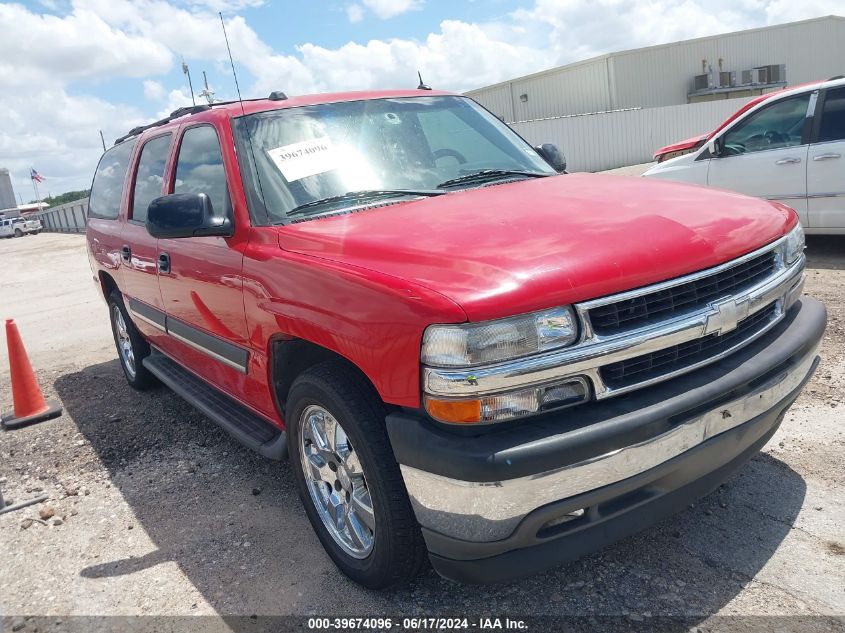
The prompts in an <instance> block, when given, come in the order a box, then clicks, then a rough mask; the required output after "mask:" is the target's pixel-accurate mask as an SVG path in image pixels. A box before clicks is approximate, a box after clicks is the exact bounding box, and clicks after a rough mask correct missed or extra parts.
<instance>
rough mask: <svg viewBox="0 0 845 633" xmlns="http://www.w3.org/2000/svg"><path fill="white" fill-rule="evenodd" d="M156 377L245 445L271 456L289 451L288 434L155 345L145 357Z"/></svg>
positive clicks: (274, 457)
mask: <svg viewBox="0 0 845 633" xmlns="http://www.w3.org/2000/svg"><path fill="white" fill-rule="evenodd" d="M144 367H146V368H147V369H149V370H150V373H152V374H153V375H154V376H155V377H156V378H158V379H159V380H160V381H161V382H163V383H164V384H165V385H167V386H168V387H170V388H171V389H172V390H173V391H175V392H176V393H177V394H178V395H180V396H181V397H182V398H184V399H185V400H187V401H188V402H189V403H190V404H192V405H193V406H194V407H196V408H197V409H199V410H200V411H201V412H202V413H203V414H205V415H206V416H208V417H209V418H211V419H212V420H214V422H216V423H217V424H218V425H220V426H221V427H222V428H223V430H224V431H226V432H227V433H229V435H231V436H232V437H234V438H235V439H236V440H238V441H239V442H240V443H241V444H243V445H244V446H246V447H248V448H251V449H252V450H254V451H256V452H257V453H259V454H261V455H263V456H264V457H267V458H269V459H275V460H281V459H284V458H285V456H286V455H287V435H286V433H285V432H284V431H280V430H279V429H277V428H276V427H275V426H273V425H272V424H270V423H269V422H268V421H266V420H265V419H264V418H261V417H259V416H258V415H256V414H255V413H253V412H252V411H250V410H249V409H247V408H246V407H244V406H243V405H242V404H240V403H238V402H236V401H235V400H233V399H232V398H230V397H229V396H227V395H225V394H224V393H222V392H221V391H220V390H219V389H216V388H215V387H212V386H211V385H209V384H208V383H207V382H205V381H204V380H202V379H201V378H198V377H197V376H195V375H194V374H192V373H191V372H189V371H188V370H187V369H185V368H184V367H182V366H181V365H179V364H178V363H177V362H176V361H174V360H172V359H170V358H168V357H167V356H165V355H164V354H162V353H161V352H159V351H158V350H156V349H153V352H152V354H150V355H149V356H147V357H146V358H145V359H144Z"/></svg>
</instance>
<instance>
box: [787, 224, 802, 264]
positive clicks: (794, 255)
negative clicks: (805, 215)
mask: <svg viewBox="0 0 845 633" xmlns="http://www.w3.org/2000/svg"><path fill="white" fill-rule="evenodd" d="M803 252H804V229H803V228H801V224H800V223H799V224H796V225H795V228H794V229H792V230H791V231H790V232H789V235H787V236H786V241H785V242H784V243H783V258H784V261H786V263H787V265H789V264H792V263H794V262H795V261H796V260H797V259H798V258H799V257H801V253H803Z"/></svg>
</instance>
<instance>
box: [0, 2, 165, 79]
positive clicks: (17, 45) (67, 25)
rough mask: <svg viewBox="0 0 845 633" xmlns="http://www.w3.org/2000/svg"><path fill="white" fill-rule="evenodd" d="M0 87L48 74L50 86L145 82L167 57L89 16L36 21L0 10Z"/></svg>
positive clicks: (11, 9)
mask: <svg viewBox="0 0 845 633" xmlns="http://www.w3.org/2000/svg"><path fill="white" fill-rule="evenodd" d="M0 32H2V33H3V36H2V38H0V60H4V61H5V65H4V66H2V67H0V85H3V84H5V85H6V86H8V85H9V84H8V83H7V82H11V83H12V85H18V84H19V83H25V82H27V81H28V74H29V73H30V72H48V73H49V74H50V75H51V80H52V81H61V82H63V83H65V82H68V81H73V80H88V79H94V80H103V79H108V78H111V77H145V76H148V75H151V74H155V73H161V72H165V71H166V70H167V69H168V68H169V67H170V64H171V61H172V60H171V53H170V51H169V50H168V49H167V48H166V47H165V46H163V45H162V44H161V43H160V42H157V41H155V40H152V39H149V38H145V37H139V36H137V35H131V34H128V33H126V32H124V31H122V30H120V29H116V28H113V27H112V26H110V25H109V24H107V23H106V22H105V21H104V20H103V19H102V18H100V16H98V15H97V14H96V13H95V12H92V11H88V10H86V9H84V8H79V7H75V8H74V9H73V11H72V12H71V13H70V14H69V15H67V16H65V17H58V16H54V15H37V14H35V13H32V12H31V11H29V10H27V9H26V8H25V7H23V6H21V5H17V4H0Z"/></svg>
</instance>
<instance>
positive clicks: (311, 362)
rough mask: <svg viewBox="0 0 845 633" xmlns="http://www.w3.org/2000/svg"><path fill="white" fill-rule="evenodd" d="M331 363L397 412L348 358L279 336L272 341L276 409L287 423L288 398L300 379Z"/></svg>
mask: <svg viewBox="0 0 845 633" xmlns="http://www.w3.org/2000/svg"><path fill="white" fill-rule="evenodd" d="M328 361H334V362H337V363H338V364H339V365H342V366H344V367H345V368H346V369H348V370H349V371H352V372H354V373H355V374H356V375H358V377H360V378H361V379H362V380H363V381H364V383H365V384H366V385H367V386H368V387H369V388H370V389H371V390H372V393H373V394H375V396H376V397H377V398H378V399H379V400H380V401H382V402H383V403H384V405H385V407H388V408H393V405H389V404H388V403H386V402H384V399H383V398H382V397H381V394H379V391H378V389H376V386H375V385H374V384H373V381H372V380H370V378H369V376H367V374H366V373H364V371H362V370H361V368H360V367H358V366H357V365H356V364H355V363H353V362H352V361H350V360H349V359H348V358H346V357H345V356H342V355H341V354H338V353H337V352H335V351H333V350H330V349H328V348H327V347H323V346H322V345H318V344H317V343H313V342H311V341H308V340H305V339H301V338H291V337H286V336H277V337H274V338H273V339H272V340H271V341H270V384H271V387H272V391H273V400H274V402H275V404H276V409H277V410H278V412H279V415H281V416H282V419H283V420H284V417H285V407H286V405H287V397H288V394H289V393H290V388H291V386H292V385H293V383H294V381H295V380H296V378H297V377H298V376H300V375H301V374H302V373H304V372H306V371H308V370H309V369H310V368H312V367H314V366H316V365H319V364H320V363H324V362H328Z"/></svg>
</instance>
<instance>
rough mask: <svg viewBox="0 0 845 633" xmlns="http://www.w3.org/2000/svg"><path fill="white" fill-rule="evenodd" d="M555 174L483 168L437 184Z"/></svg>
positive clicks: (458, 183)
mask: <svg viewBox="0 0 845 633" xmlns="http://www.w3.org/2000/svg"><path fill="white" fill-rule="evenodd" d="M553 175H554V174H544V173H542V172H537V171H522V170H519V169H482V170H481V171H474V172H472V173H471V174H466V175H464V176H458V177H457V178H450V179H449V180H445V181H443V182H441V183H440V184H439V185H437V188H438V189H440V188H442V187H451V186H453V185H463V184H466V183H471V182H482V181H484V180H494V179H496V178H500V177H502V176H527V177H528V178H545V177H546V176H553Z"/></svg>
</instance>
